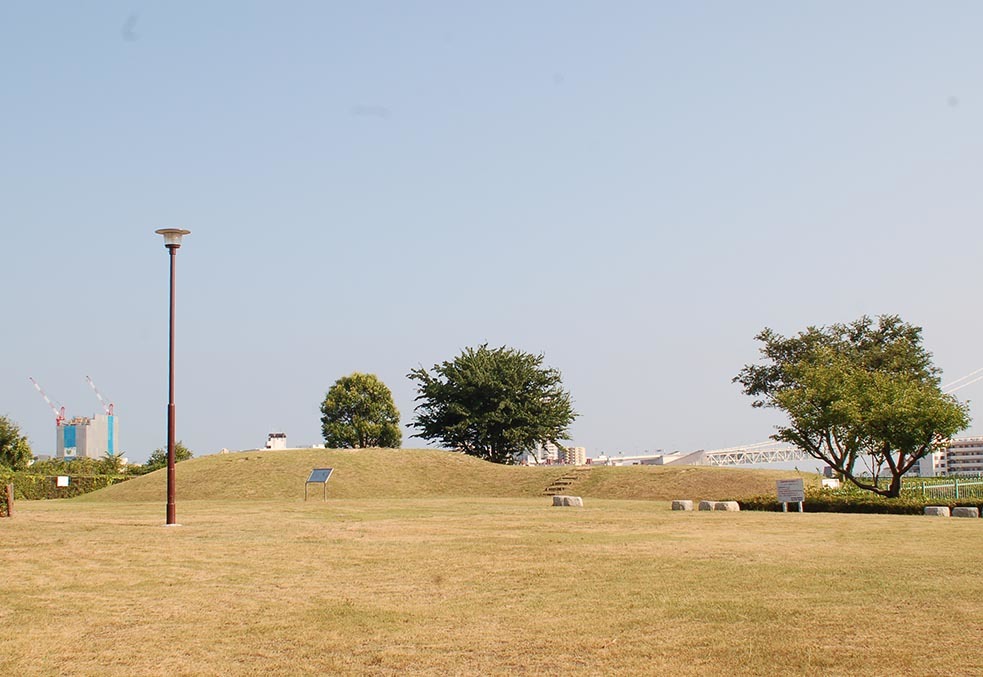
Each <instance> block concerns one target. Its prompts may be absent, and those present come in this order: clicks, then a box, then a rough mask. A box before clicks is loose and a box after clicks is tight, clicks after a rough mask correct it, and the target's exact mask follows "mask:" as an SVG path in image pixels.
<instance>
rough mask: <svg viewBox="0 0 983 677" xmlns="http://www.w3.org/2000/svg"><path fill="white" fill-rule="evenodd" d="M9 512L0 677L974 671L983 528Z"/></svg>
mask: <svg viewBox="0 0 983 677" xmlns="http://www.w3.org/2000/svg"><path fill="white" fill-rule="evenodd" d="M158 498H160V497H158ZM17 507H18V514H17V516H16V517H15V518H14V519H12V520H6V521H2V522H0V543H2V545H3V547H2V550H0V568H2V571H3V578H2V579H0V581H2V582H0V622H2V624H3V627H4V628H6V630H5V631H4V633H3V634H2V635H0V671H2V673H3V674H10V675H49V674H92V675H139V674H155V675H156V674H169V675H170V674H174V675H177V674H189V675H190V674H210V675H227V674H245V675H251V674H304V673H308V674H310V673H324V674H339V673H341V674H380V675H383V674H396V673H411V674H506V673H521V674H564V673H574V674H655V675H730V674H755V675H766V674H767V675H772V674H778V673H780V674H792V675H805V674H809V675H848V674H865V675H868V674H869V675H978V674H981V673H983V648H981V646H980V643H979V634H980V630H981V629H983V628H981V620H980V619H981V616H980V611H981V602H980V600H981V599H983V577H981V576H980V575H979V571H980V570H981V569H983V521H981V520H958V519H948V520H946V519H930V518H925V517H913V516H912V517H909V516H887V515H830V514H804V515H800V514H788V515H782V514H777V513H674V512H670V511H669V510H668V509H667V506H666V505H665V504H664V503H657V502H639V501H602V500H597V499H594V500H588V501H587V507H586V508H584V509H582V510H577V509H568V508H563V509H561V508H551V507H548V500H547V499H543V498H538V499H487V498H451V499H448V498H421V499H404V500H396V501H386V500H369V499H361V500H357V499H331V500H329V501H328V502H327V503H321V502H320V501H316V502H310V503H306V504H304V503H297V502H295V501H275V502H274V501H270V502H246V501H187V502H183V503H182V502H181V501H180V497H179V504H178V515H179V519H180V521H181V522H182V523H183V525H184V526H182V527H179V528H165V527H162V526H161V523H162V521H163V507H164V506H163V504H162V500H161V501H157V502H155V503H153V504H141V503H99V502H89V503H84V502H79V501H49V502H39V503H21V504H19V505H18V506H17Z"/></svg>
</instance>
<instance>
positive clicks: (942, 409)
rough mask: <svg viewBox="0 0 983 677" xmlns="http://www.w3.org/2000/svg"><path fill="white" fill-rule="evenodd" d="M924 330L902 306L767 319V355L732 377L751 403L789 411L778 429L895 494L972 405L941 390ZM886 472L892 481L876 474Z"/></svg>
mask: <svg viewBox="0 0 983 677" xmlns="http://www.w3.org/2000/svg"><path fill="white" fill-rule="evenodd" d="M921 331H922V330H921V328H920V327H915V326H912V325H910V324H907V323H905V322H902V321H901V319H900V318H899V317H898V316H896V315H882V316H880V317H878V318H877V320H876V322H875V321H874V320H872V319H871V318H869V317H866V316H865V317H862V318H860V319H859V320H856V321H854V322H851V323H850V324H834V325H832V326H829V327H819V328H817V327H809V328H807V329H806V330H805V331H803V332H799V334H798V335H797V336H793V337H790V338H786V337H784V336H781V335H780V334H777V333H775V332H774V331H772V330H771V329H767V328H766V329H764V330H763V331H762V332H761V333H759V334H758V335H757V337H755V338H756V339H757V340H758V341H761V343H762V344H763V345H762V347H761V354H762V356H763V358H764V364H752V365H746V366H745V367H744V368H743V369H742V370H741V371H740V373H739V374H738V375H737V376H736V377H735V378H734V382H736V383H739V384H741V386H742V387H743V390H744V392H745V394H747V395H750V396H752V397H754V398H755V400H754V403H753V406H755V407H772V408H777V409H781V410H783V411H784V412H785V413H786V414H787V415H788V418H789V424H788V425H787V426H778V427H777V430H778V432H777V433H776V434H775V435H772V438H773V439H775V440H777V441H781V442H787V443H789V444H792V445H795V446H796V447H798V448H799V449H801V450H802V451H804V452H806V453H807V454H809V455H810V456H812V457H813V458H815V459H818V460H820V461H822V462H824V463H826V464H827V465H828V466H829V467H831V468H833V469H834V470H836V471H837V472H839V473H841V474H842V475H843V476H844V477H845V478H846V479H848V480H849V481H850V482H852V483H853V484H855V485H856V486H858V487H860V488H862V489H866V490H868V491H872V492H874V493H877V494H880V495H882V496H887V497H897V496H898V495H900V493H901V477H902V476H903V475H904V474H905V473H906V472H908V471H909V470H910V469H911V468H912V467H913V466H914V465H915V464H916V463H917V462H918V460H919V459H921V458H923V457H924V456H926V455H928V454H930V453H932V452H934V451H936V450H938V449H941V448H943V447H944V446H945V445H946V443H947V442H948V440H949V439H950V438H951V437H952V436H953V435H955V434H956V433H957V432H959V431H960V430H963V429H965V428H966V426H968V425H969V420H970V418H969V408H968V406H967V405H966V404H964V403H961V402H959V401H958V400H956V398H955V397H953V396H951V395H946V394H945V393H943V392H942V390H941V388H940V385H939V370H938V369H937V368H936V367H935V366H933V364H932V356H931V354H930V353H929V352H928V351H926V350H925V348H924V346H923V345H922V336H921ZM858 463H862V464H867V466H868V467H867V469H868V470H869V471H870V478H868V477H865V476H863V475H862V474H861V470H862V469H863V468H862V467H860V468H858ZM885 475H887V476H889V477H890V483H889V485H888V486H887V487H886V488H885V487H883V486H880V485H879V484H878V479H879V478H880V477H881V476H885Z"/></svg>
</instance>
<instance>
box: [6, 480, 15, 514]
mask: <svg viewBox="0 0 983 677" xmlns="http://www.w3.org/2000/svg"><path fill="white" fill-rule="evenodd" d="M6 491H7V517H13V516H14V485H13V484H8V485H7V488H6Z"/></svg>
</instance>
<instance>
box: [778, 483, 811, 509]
mask: <svg viewBox="0 0 983 677" xmlns="http://www.w3.org/2000/svg"><path fill="white" fill-rule="evenodd" d="M775 484H777V485H778V502H779V503H802V502H803V501H804V500H806V492H805V487H804V486H803V484H802V480H778V481H777V482H776V483H775Z"/></svg>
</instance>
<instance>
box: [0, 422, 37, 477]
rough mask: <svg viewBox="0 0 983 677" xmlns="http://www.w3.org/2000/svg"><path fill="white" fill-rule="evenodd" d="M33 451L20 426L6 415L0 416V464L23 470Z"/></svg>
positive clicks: (28, 463)
mask: <svg viewBox="0 0 983 677" xmlns="http://www.w3.org/2000/svg"><path fill="white" fill-rule="evenodd" d="M32 457H33V453H32V452H31V445H30V444H28V443H27V437H25V436H24V435H21V433H20V426H18V425H17V424H16V423H14V422H13V421H12V420H10V418H8V417H6V416H0V466H4V467H7V468H10V469H11V470H23V469H24V468H26V467H27V466H28V465H30V463H31V458H32Z"/></svg>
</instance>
